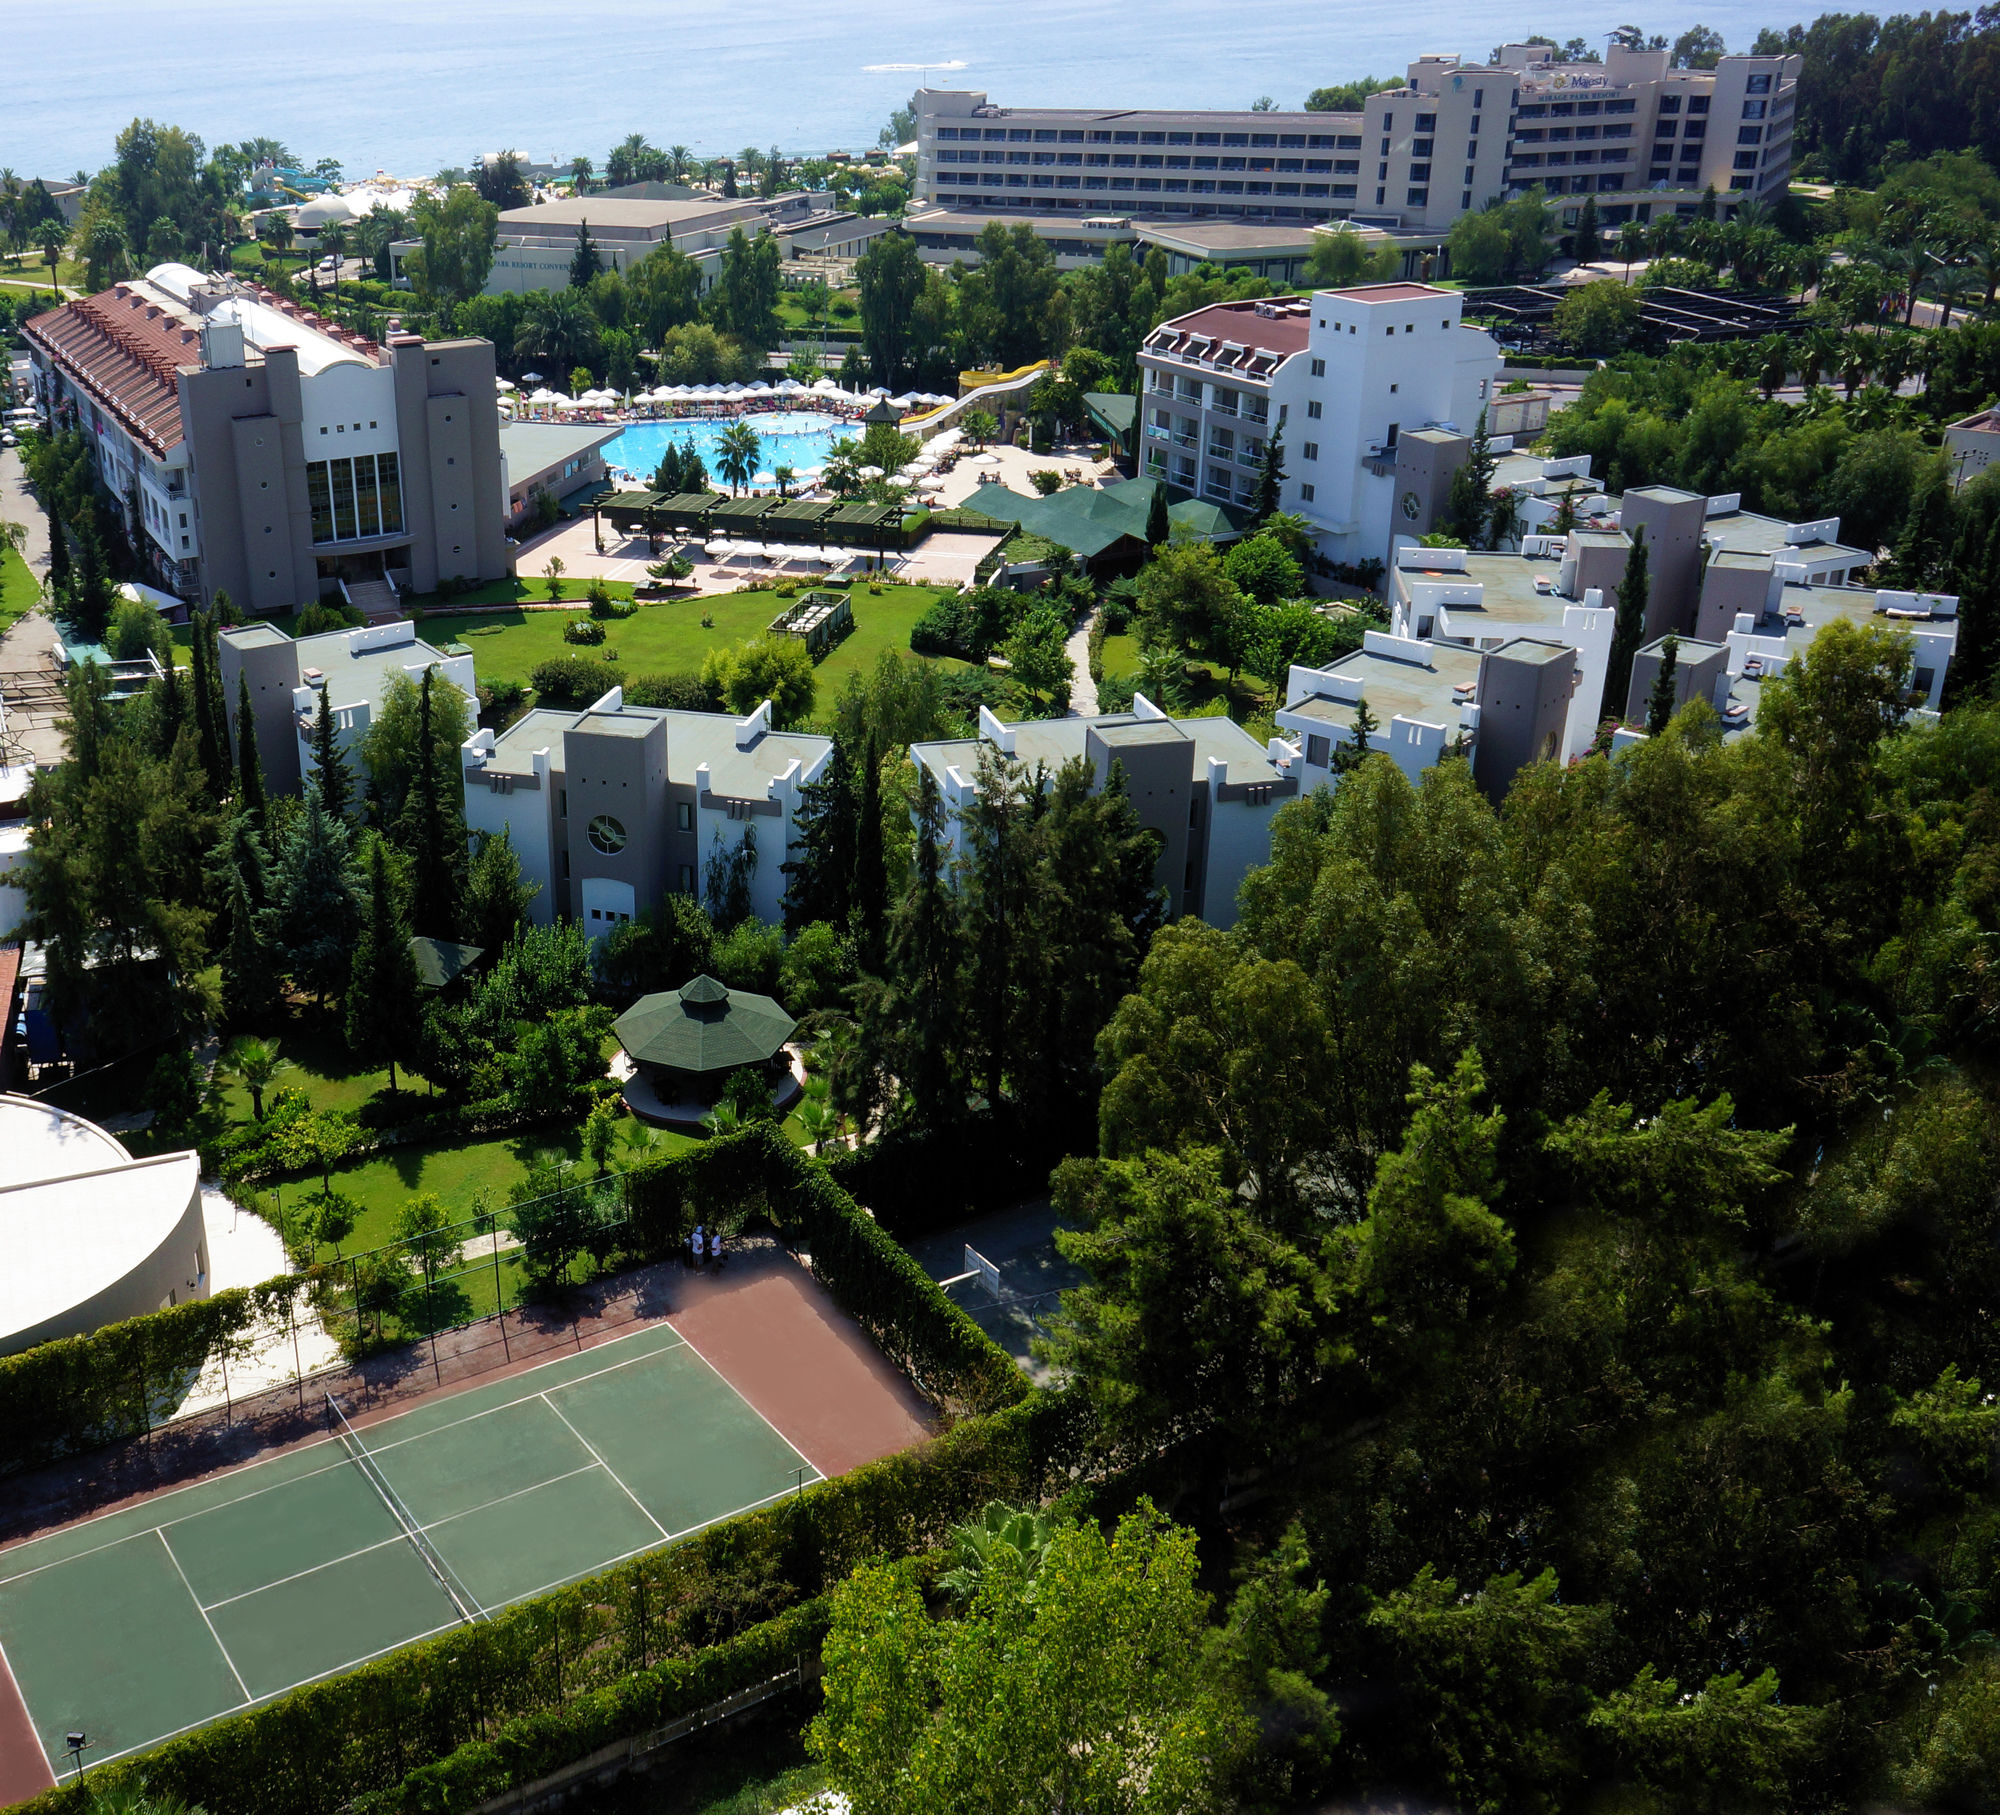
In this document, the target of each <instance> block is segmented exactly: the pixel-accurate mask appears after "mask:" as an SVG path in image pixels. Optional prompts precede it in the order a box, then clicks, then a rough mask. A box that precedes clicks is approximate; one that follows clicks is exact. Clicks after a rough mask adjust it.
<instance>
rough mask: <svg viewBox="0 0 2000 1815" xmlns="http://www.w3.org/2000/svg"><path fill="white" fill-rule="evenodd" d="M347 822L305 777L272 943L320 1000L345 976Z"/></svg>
mask: <svg viewBox="0 0 2000 1815" xmlns="http://www.w3.org/2000/svg"><path fill="white" fill-rule="evenodd" d="M347 858H348V834H347V823H346V821H345V820H343V819H341V818H340V816H339V815H338V814H336V813H333V812H331V811H329V810H328V808H327V804H326V801H325V799H324V798H323V797H322V795H321V793H320V790H319V784H318V783H317V782H313V781H309V782H307V783H306V792H305V811H304V812H303V813H302V814H300V816H299V819H298V823H297V825H296V826H295V827H294V828H293V830H292V833H291V836H290V837H289V838H288V839H287V840H286V843H285V850H284V856H283V860H282V862H281V863H280V865H279V875H278V881H277V902H276V923H275V928H274V931H275V933H276V944H277V950H278V955H279V957H280V958H281V959H282V960H283V962H284V965H285V968H286V969H287V970H288V971H289V972H290V973H291V974H292V976H293V977H294V978H296V979H297V981H298V982H299V983H300V984H302V985H303V986H304V987H305V988H307V989H309V990H311V991H312V992H313V994H314V995H315V996H316V997H318V998H319V1000H320V1002H321V1003H322V1004H324V1003H325V1001H326V998H327V997H328V996H329V995H330V994H332V993H333V992H334V991H335V990H338V989H339V988H340V987H341V986H342V985H343V984H344V983H345V982H346V980H347V975H348V969H349V963H350V957H351V954H352V952H353V949H354V935H355V929H356V924H357V920H358V914H357V910H356V907H355V901H354V883H353V880H352V878H351V877H350V876H349V874H348V861H347Z"/></svg>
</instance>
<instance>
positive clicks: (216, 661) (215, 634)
mask: <svg viewBox="0 0 2000 1815" xmlns="http://www.w3.org/2000/svg"><path fill="white" fill-rule="evenodd" d="M228 604H229V595H228V594H227V593H226V592H218V593H217V594H216V595H215V604H214V605H213V606H212V607H211V608H210V609H209V612H208V614H207V616H206V618H205V619H204V621H203V623H202V625H201V629H200V635H201V638H202V640H203V642H205V643H206V644H207V645H208V660H207V661H206V662H205V663H204V664H203V673H204V677H205V679H206V680H207V683H208V720H209V723H210V724H211V725H212V726H214V728H215V761H214V762H213V763H212V764H211V763H210V761H209V759H208V752H207V751H206V750H204V751H203V752H202V759H201V760H202V767H203V768H205V769H207V770H208V774H209V780H210V781H211V782H213V783H214V785H215V798H216V799H217V800H223V799H226V798H227V797H228V794H229V791H230V789H231V787H232V786H233V785H234V783H235V779H236V764H235V762H234V761H233V760H232V758H231V755H230V749H229V704H228V696H227V695H226V694H225V693H224V692H223V690H222V639H221V635H220V632H221V629H222V614H223V612H224V610H225V609H226V608H227V607H228Z"/></svg>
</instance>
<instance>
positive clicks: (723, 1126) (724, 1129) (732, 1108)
mask: <svg viewBox="0 0 2000 1815" xmlns="http://www.w3.org/2000/svg"><path fill="white" fill-rule="evenodd" d="M701 1125H702V1126H703V1127H704V1128H706V1129H707V1130H708V1132H709V1133H710V1134H734V1133H735V1132H736V1131H737V1129H739V1128H741V1127H742V1126H743V1117H742V1115H741V1114H740V1113H739V1112H738V1110H737V1107H736V1105H735V1104H734V1103H732V1102H730V1101H729V1099H728V1098H727V1097H724V1098H723V1100H722V1101H721V1102H720V1103H718V1104H716V1106H715V1107H714V1108H713V1109H711V1110H710V1111H709V1112H708V1114H706V1115H705V1116H703V1117H702V1118H701Z"/></svg>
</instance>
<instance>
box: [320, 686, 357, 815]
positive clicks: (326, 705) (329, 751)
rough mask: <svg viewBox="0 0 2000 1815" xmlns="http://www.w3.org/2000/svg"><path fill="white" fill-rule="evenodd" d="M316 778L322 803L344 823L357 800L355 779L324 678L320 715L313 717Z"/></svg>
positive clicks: (321, 690) (321, 689)
mask: <svg viewBox="0 0 2000 1815" xmlns="http://www.w3.org/2000/svg"><path fill="white" fill-rule="evenodd" d="M312 779H313V782H314V785H315V786H316V787H317V788H318V790H319V799H320V804H321V805H322V806H323V807H324V808H325V809H326V810H327V812H328V813H330V814H331V815H332V816H333V817H334V818H335V819H337V820H340V821H342V822H343V823H344V822H345V821H346V819H347V814H348V809H349V808H350V807H351V806H352V805H353V801H354V778H353V777H352V776H351V775H349V774H348V772H347V759H346V758H345V757H343V756H342V755H341V753H340V738H339V735H338V732H337V730H336V728H335V726H334V722H333V705H332V703H331V701H330V700H329V699H328V698H327V686H326V683H325V682H324V681H321V682H320V685H319V714H318V716H317V717H316V718H314V720H313V735H312Z"/></svg>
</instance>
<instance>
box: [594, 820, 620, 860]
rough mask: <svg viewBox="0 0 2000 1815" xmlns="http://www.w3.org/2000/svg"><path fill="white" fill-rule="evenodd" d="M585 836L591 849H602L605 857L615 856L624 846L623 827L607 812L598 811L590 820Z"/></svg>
mask: <svg viewBox="0 0 2000 1815" xmlns="http://www.w3.org/2000/svg"><path fill="white" fill-rule="evenodd" d="M587 836H588V837H589V839H590V846H591V849H592V850H594V851H602V852H603V853H604V855H605V856H606V857H616V856H617V855H618V853H619V852H620V851H622V850H624V848H625V828H624V827H623V826H621V825H620V824H619V823H618V821H617V820H615V819H613V818H612V817H611V815H610V814H609V813H600V814H598V816H597V817H596V818H595V819H593V820H592V821H591V822H590V830H589V832H588V834H587Z"/></svg>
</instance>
